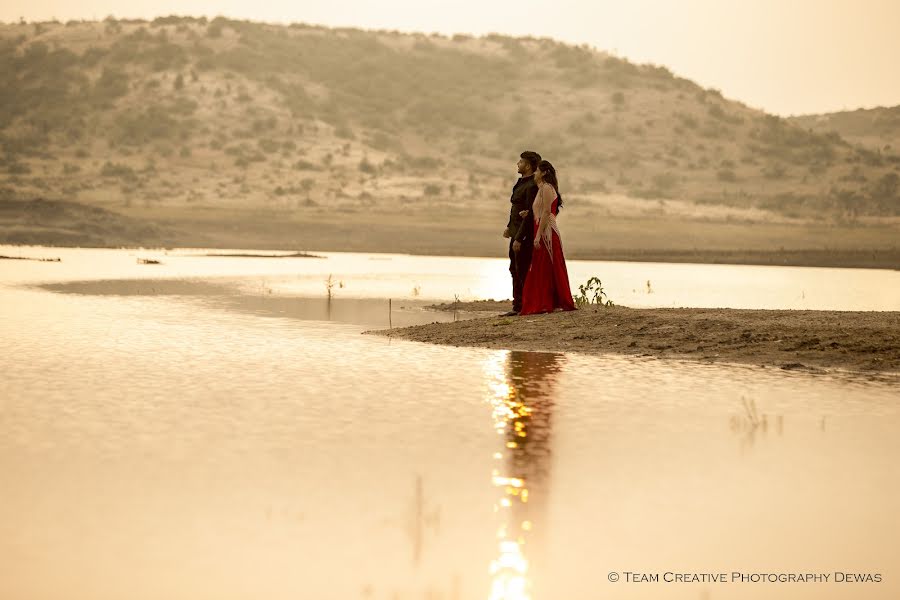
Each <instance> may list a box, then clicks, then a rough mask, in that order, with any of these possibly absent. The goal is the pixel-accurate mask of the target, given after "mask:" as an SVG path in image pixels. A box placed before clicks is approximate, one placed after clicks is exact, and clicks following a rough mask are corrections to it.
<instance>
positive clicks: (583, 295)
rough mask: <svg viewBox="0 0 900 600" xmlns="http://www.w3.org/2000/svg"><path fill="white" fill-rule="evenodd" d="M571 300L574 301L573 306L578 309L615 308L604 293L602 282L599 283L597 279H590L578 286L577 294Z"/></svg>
mask: <svg viewBox="0 0 900 600" xmlns="http://www.w3.org/2000/svg"><path fill="white" fill-rule="evenodd" d="M604 298H605V300H604ZM573 299H574V300H575V306H577V307H578V308H585V307H586V306H590V305H593V306H601V307H603V308H610V307H612V306H615V304H614V303H613V301H612V300H610V299H609V298H608V297H607V295H606V291H605V290H604V289H603V282H601V281H600V278H599V277H591V278H590V279H588V280H587V281H586V282H585V283H584V284H583V285H579V286H578V294H576V295H574V296H573Z"/></svg>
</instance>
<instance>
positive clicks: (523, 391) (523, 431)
mask: <svg viewBox="0 0 900 600" xmlns="http://www.w3.org/2000/svg"><path fill="white" fill-rule="evenodd" d="M562 360H563V357H562V355H559V354H547V353H542V352H519V351H512V352H509V353H508V354H506V356H505V364H504V365H502V366H501V365H500V364H497V369H496V370H495V371H494V373H495V377H496V379H497V381H496V383H497V385H493V386H491V389H492V390H494V393H493V394H492V396H491V399H490V401H491V404H492V405H493V413H494V427H495V429H496V430H497V432H498V433H499V434H500V435H501V436H502V440H503V441H502V451H501V452H498V453H497V454H495V455H494V456H495V460H496V462H495V466H494V471H493V481H494V486H495V487H496V488H497V491H498V492H499V493H498V495H497V499H496V505H495V510H496V511H497V513H498V519H499V521H498V523H497V525H498V530H497V540H498V547H497V554H496V555H495V558H494V560H493V561H492V563H491V593H490V596H489V598H490V600H500V599H503V600H509V599H511V598H514V599H525V598H532V597H534V596H533V592H535V591H537V589H536V588H539V587H540V585H539V584H540V575H539V573H536V572H535V568H534V567H535V559H538V560H537V563H538V564H539V563H541V562H542V561H541V560H540V558H541V557H542V555H543V554H544V553H545V550H546V549H545V548H543V546H544V542H545V540H546V537H545V533H546V531H545V530H546V527H547V515H546V511H547V500H548V496H549V492H550V467H551V465H552V460H551V459H552V452H551V442H552V431H553V427H552V424H553V407H554V401H553V386H554V383H555V379H556V376H557V374H558V372H559V371H560V369H561V367H562V364H561V361H562Z"/></svg>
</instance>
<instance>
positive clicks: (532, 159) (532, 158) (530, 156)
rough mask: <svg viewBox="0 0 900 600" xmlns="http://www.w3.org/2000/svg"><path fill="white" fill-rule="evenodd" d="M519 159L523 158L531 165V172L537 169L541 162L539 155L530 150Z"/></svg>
mask: <svg viewBox="0 0 900 600" xmlns="http://www.w3.org/2000/svg"><path fill="white" fill-rule="evenodd" d="M519 158H524V159H525V160H527V161H528V162H529V163H530V164H531V170H532V171H534V170H535V169H537V166H538V164H539V163H540V162H541V155H540V154H538V153H537V152H532V151H531V150H526V151H525V152H523V153H522V154H520V155H519Z"/></svg>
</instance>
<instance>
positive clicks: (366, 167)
mask: <svg viewBox="0 0 900 600" xmlns="http://www.w3.org/2000/svg"><path fill="white" fill-rule="evenodd" d="M359 170H360V171H362V172H363V173H369V174H374V173H375V172H376V170H377V169H376V168H375V165H373V164H372V163H370V162H369V159H368V157H365V156H364V157H363V158H362V160H361V161H359Z"/></svg>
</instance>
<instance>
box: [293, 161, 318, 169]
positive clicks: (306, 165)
mask: <svg viewBox="0 0 900 600" xmlns="http://www.w3.org/2000/svg"><path fill="white" fill-rule="evenodd" d="M294 169H296V170H298V171H315V170H317V169H318V167H317V166H316V165H314V164H313V163H311V162H309V161H308V160H302V159H301V160H298V161H297V162H295V163H294Z"/></svg>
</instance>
